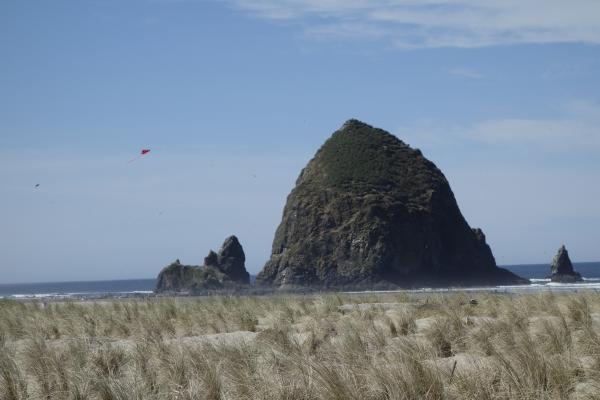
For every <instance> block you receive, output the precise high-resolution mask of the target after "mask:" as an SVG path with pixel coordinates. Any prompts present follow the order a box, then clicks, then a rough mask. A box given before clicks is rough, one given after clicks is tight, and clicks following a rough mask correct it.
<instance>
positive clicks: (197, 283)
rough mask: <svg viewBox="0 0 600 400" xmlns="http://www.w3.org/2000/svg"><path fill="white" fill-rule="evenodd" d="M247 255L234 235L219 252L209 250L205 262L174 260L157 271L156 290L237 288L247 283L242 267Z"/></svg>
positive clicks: (195, 291)
mask: <svg viewBox="0 0 600 400" xmlns="http://www.w3.org/2000/svg"><path fill="white" fill-rule="evenodd" d="M245 261H246V255H245V254H244V250H243V249H242V245H241V244H240V242H239V241H238V238H237V237H235V236H230V237H228V238H227V239H225V242H224V243H223V246H221V249H220V250H219V253H218V254H217V253H215V252H214V251H212V250H211V251H210V252H209V253H208V256H206V257H205V258H204V265H202V266H194V265H183V264H181V263H180V262H179V260H176V261H175V262H173V263H171V264H169V265H168V266H166V267H165V268H163V269H162V271H160V273H159V274H158V278H157V279H156V289H155V292H157V293H164V292H174V293H177V292H188V293H202V292H204V291H213V290H222V289H237V288H241V287H244V286H246V285H248V284H249V283H250V275H249V274H248V272H247V271H246V267H245Z"/></svg>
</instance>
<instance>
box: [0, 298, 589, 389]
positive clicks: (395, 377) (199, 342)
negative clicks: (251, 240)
mask: <svg viewBox="0 0 600 400" xmlns="http://www.w3.org/2000/svg"><path fill="white" fill-rule="evenodd" d="M16 399H46V400H50V399H99V400H100V399H101V400H110V399H290V400H291V399H307V400H308V399H315V400H317V399H382V400H383V399H482V400H483V399H600V295H598V294H596V293H578V294H552V293H541V294H533V295H520V296H513V295H500V294H493V293H478V294H473V293H469V294H467V293H455V294H447V295H435V294H429V295H414V296H413V295H408V294H405V293H398V294H353V295H349V294H348V295H346V294H330V295H307V296H300V295H288V296H283V295H281V296H271V297H258V296H256V297H219V296H215V297H207V298H152V299H147V300H112V301H96V302H92V301H88V302H50V303H49V304H47V305H44V304H42V303H38V302H13V301H1V302H0V400H16Z"/></svg>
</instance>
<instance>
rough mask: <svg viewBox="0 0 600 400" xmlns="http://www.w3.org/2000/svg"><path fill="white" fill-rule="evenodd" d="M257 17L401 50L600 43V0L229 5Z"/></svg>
mask: <svg viewBox="0 0 600 400" xmlns="http://www.w3.org/2000/svg"><path fill="white" fill-rule="evenodd" d="M227 1H228V2H229V3H232V4H233V5H234V6H235V7H236V8H237V9H239V10H242V11H244V12H248V13H250V14H252V15H255V16H257V17H260V18H265V19H276V20H287V21H290V22H299V23H300V24H301V26H302V27H303V29H304V31H305V33H307V34H308V35H309V36H311V37H318V38H321V39H327V38H329V39H356V38H357V37H366V38H371V39H372V38H374V37H377V38H381V39H385V40H386V41H388V42H389V43H391V44H393V45H394V46H397V47H400V48H428V47H463V48H470V47H485V46H495V45H510V44H523V43H538V44H542V43H574V42H579V43H590V44H600V2H599V1H596V0H572V1H568V2H566V1H564V0H487V1H478V0H477V1H476V0H422V1H416V0H371V1H367V0H227Z"/></svg>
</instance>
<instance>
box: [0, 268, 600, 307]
mask: <svg viewBox="0 0 600 400" xmlns="http://www.w3.org/2000/svg"><path fill="white" fill-rule="evenodd" d="M573 266H574V268H575V270H576V271H578V272H579V273H580V274H581V275H582V276H583V278H584V282H581V283H570V284H569V283H564V284H563V283H553V282H550V279H548V278H547V276H548V275H549V272H550V266H549V265H548V264H526V265H505V266H503V268H506V269H509V270H511V271H512V272H514V273H516V274H517V275H519V276H522V277H524V278H528V279H530V280H531V285H527V286H523V285H520V286H497V287H494V288H469V289H468V290H494V291H510V292H523V291H536V290H561V291H565V290H566V291H577V290H580V289H594V290H600V262H587V263H573ZM252 278H254V277H252ZM155 283H156V280H155V279H126V280H112V281H82V282H43V283H19V284H0V298H8V299H35V298H37V299H43V298H58V299H60V298H63V299H83V298H105V297H110V298H119V297H148V296H151V295H152V290H153V289H154V285H155ZM423 290H424V291H429V290H428V289H426V288H424V289H423ZM431 290H432V291H433V290H435V291H438V290H440V289H431Z"/></svg>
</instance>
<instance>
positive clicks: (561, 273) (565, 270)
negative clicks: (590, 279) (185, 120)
mask: <svg viewBox="0 0 600 400" xmlns="http://www.w3.org/2000/svg"><path fill="white" fill-rule="evenodd" d="M550 270H551V272H552V275H551V276H550V280H551V281H552V282H563V283H571V282H579V281H582V280H583V279H582V278H581V275H580V274H579V273H578V272H576V271H575V270H574V269H573V264H572V263H571V259H570V258H569V252H568V251H567V249H566V248H565V246H564V245H563V246H561V247H560V248H559V249H558V252H557V253H556V255H555V256H554V259H553V260H552V264H551V265H550Z"/></svg>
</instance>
